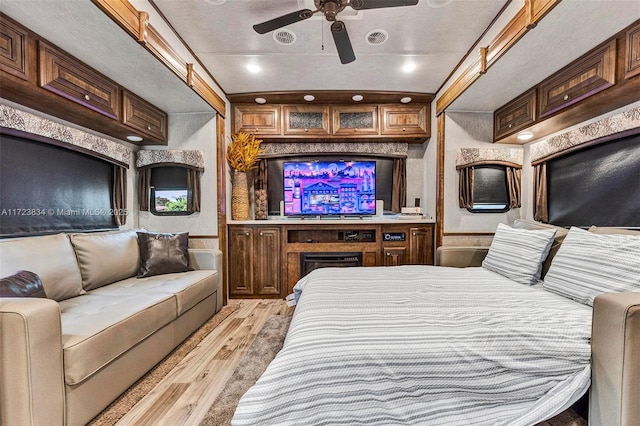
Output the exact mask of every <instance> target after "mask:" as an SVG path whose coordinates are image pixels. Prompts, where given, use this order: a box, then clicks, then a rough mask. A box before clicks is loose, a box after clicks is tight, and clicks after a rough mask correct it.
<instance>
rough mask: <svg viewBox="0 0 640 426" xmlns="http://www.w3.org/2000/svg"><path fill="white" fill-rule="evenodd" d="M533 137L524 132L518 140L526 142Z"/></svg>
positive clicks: (529, 133) (531, 134)
mask: <svg viewBox="0 0 640 426" xmlns="http://www.w3.org/2000/svg"><path fill="white" fill-rule="evenodd" d="M532 137H533V133H531V132H529V131H526V132H522V133H520V134H519V135H518V139H519V140H521V141H528V140H529V139H531V138H532Z"/></svg>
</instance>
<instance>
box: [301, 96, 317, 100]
mask: <svg viewBox="0 0 640 426" xmlns="http://www.w3.org/2000/svg"><path fill="white" fill-rule="evenodd" d="M315 98H316V97H315V96H313V95H304V98H303V99H304V100H305V101H307V102H311V101H313V100H314V99H315Z"/></svg>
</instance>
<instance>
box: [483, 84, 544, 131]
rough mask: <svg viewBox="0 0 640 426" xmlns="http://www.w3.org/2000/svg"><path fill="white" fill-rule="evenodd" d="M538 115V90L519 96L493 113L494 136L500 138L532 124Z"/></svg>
mask: <svg viewBox="0 0 640 426" xmlns="http://www.w3.org/2000/svg"><path fill="white" fill-rule="evenodd" d="M536 119H537V117H536V90H535V89H532V90H530V91H528V92H527V93H525V94H523V95H521V96H518V97H517V98H516V99H514V100H512V101H511V102H509V103H508V104H506V105H505V106H503V107H501V108H500V109H498V110H496V112H495V114H494V115H493V123H494V124H493V136H494V139H500V138H502V137H504V136H507V135H510V134H512V133H515V132H517V131H519V130H522V129H524V128H527V127H529V126H531V125H532V124H533V123H534V122H535V120H536Z"/></svg>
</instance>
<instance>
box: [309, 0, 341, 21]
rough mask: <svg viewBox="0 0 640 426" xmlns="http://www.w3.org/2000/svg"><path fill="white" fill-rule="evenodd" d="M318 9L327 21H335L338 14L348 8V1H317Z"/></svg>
mask: <svg viewBox="0 0 640 426" xmlns="http://www.w3.org/2000/svg"><path fill="white" fill-rule="evenodd" d="M314 2H315V4H316V7H317V8H318V9H319V10H320V11H321V12H322V13H323V14H324V17H325V19H326V20H327V21H331V22H333V21H335V20H336V17H337V16H338V13H340V12H342V11H343V10H344V8H345V7H346V6H347V1H343V0H315V1H314Z"/></svg>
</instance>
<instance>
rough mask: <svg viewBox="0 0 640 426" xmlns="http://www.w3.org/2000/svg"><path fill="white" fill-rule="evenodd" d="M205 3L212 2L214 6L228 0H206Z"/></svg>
mask: <svg viewBox="0 0 640 426" xmlns="http://www.w3.org/2000/svg"><path fill="white" fill-rule="evenodd" d="M204 1H205V3H209V4H212V5H214V6H220V5H221V4H225V3H226V2H227V0H204Z"/></svg>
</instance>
